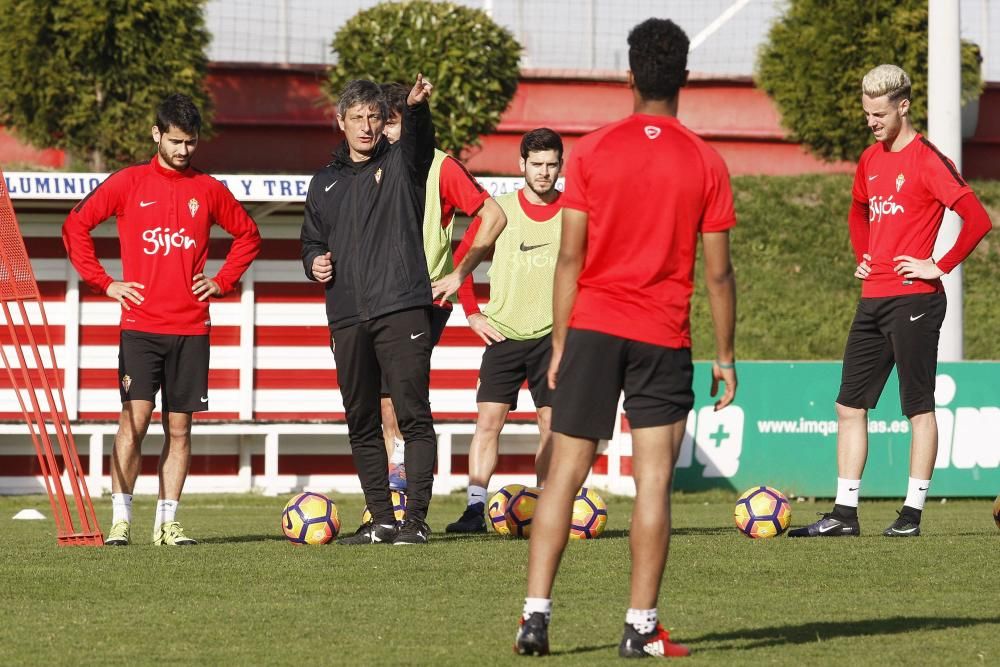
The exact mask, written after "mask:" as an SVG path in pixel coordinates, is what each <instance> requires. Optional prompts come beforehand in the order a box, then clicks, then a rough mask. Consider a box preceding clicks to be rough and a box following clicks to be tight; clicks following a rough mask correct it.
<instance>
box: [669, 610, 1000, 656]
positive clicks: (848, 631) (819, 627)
mask: <svg viewBox="0 0 1000 667" xmlns="http://www.w3.org/2000/svg"><path fill="white" fill-rule="evenodd" d="M973 625H1000V616H993V617H987V618H955V617H952V618H941V617H933V616H891V617H889V618H870V619H865V620H857V621H849V622H847V623H836V622H830V621H814V622H811V623H802V624H799V625H776V626H773V627H769V628H746V629H744V630H736V631H733V632H710V633H708V634H705V635H701V636H700V637H696V638H694V639H687V638H685V639H684V640H683V641H684V643H685V644H691V645H695V644H702V643H706V642H738V644H737V645H732V646H713V647H705V648H703V649H702V650H703V651H733V650H737V651H744V650H747V649H753V648H766V647H769V646H782V645H786V644H812V643H815V642H820V641H826V640H828V639H837V638H839V637H857V636H863V635H869V636H871V635H895V634H903V633H907V632H913V631H915V630H922V631H928V630H949V629H952V628H964V627H969V626H973Z"/></svg>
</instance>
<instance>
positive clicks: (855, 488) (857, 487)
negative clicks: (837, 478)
mask: <svg viewBox="0 0 1000 667" xmlns="http://www.w3.org/2000/svg"><path fill="white" fill-rule="evenodd" d="M860 488H861V487H860V486H856V487H854V488H853V489H852V488H851V487H847V490H848V491H857V490H858V489H860Z"/></svg>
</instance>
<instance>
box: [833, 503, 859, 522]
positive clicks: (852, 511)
mask: <svg viewBox="0 0 1000 667" xmlns="http://www.w3.org/2000/svg"><path fill="white" fill-rule="evenodd" d="M833 516H835V517H836V518H838V519H852V520H855V519H857V518H858V508H857V507H850V506H849V505H834V506H833Z"/></svg>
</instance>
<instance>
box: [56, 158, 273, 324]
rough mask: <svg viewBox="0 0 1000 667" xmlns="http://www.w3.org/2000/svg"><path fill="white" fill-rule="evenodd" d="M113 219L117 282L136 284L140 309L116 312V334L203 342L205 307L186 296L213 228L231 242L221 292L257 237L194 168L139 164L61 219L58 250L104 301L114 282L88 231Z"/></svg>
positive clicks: (221, 188) (253, 251) (242, 214)
mask: <svg viewBox="0 0 1000 667" xmlns="http://www.w3.org/2000/svg"><path fill="white" fill-rule="evenodd" d="M111 216H115V217H116V218H117V224H118V239H119V242H120V243H121V258H122V278H121V280H122V281H124V282H136V283H140V284H141V285H143V289H141V290H140V291H141V293H142V295H143V297H144V300H143V303H142V305H135V304H132V303H130V304H129V306H130V310H125V309H124V308H123V309H122V314H121V328H122V329H128V330H131V331H144V332H147V333H158V334H175V335H187V336H190V335H202V334H207V333H208V331H209V329H210V328H211V324H212V322H211V320H210V319H209V314H208V300H205V301H198V298H197V297H196V296H195V295H194V294H193V293H192V291H191V290H192V285H193V283H194V280H193V278H194V276H195V275H197V274H199V273H202V272H203V271H204V270H205V261H206V260H207V259H208V243H209V232H210V229H211V226H212V225H213V224H217V225H219V226H220V227H222V228H223V229H224V230H226V232H228V233H229V234H230V235H231V236H233V237H234V240H233V244H232V247H231V248H230V249H229V254H228V255H226V261H225V263H224V264H223V266H222V268H221V269H220V270H219V272H218V274H216V276H215V277H214V280H215V282H216V283H218V285H219V288H220V289H221V290H222V293H223V294H225V293H226V292H228V291H230V290H232V288H233V286H234V285H235V284H236V283H237V282H238V281H239V279H240V277H241V276H242V275H243V272H244V271H246V270H247V267H249V266H250V263H251V262H253V260H254V258H255V257H256V256H257V253H258V252H259V251H260V232H259V231H258V230H257V224H256V223H255V222H254V221H253V219H252V218H251V217H250V216H249V215H248V214H247V212H246V211H245V210H244V209H243V207H242V206H241V205H240V203H239V202H237V201H236V198H235V197H233V195H232V193H231V192H230V191H229V190H228V188H226V186H225V185H223V184H222V183H221V182H219V181H217V180H216V179H214V178H212V177H211V176H209V175H207V174H204V173H202V172H200V171H198V170H197V169H191V168H189V169H186V170H184V171H182V172H180V171H176V170H173V169H168V168H166V167H163V166H162V165H160V163H159V161H158V160H157V158H156V157H155V156H154V157H153V159H152V160H150V161H149V162H148V163H146V164H139V165H135V166H132V167H127V168H125V169H122V170H120V171H116V172H115V173H113V174H111V175H110V176H108V178H107V180H105V181H104V182H103V183H102V184H101V185H99V186H98V187H97V188H95V189H94V190H93V191H92V192H91V193H90V194H89V195H87V196H86V197H85V198H84V199H83V200H82V201H81V202H80V203H79V204H77V206H76V207H75V208H74V209H73V210H72V211H71V212H70V214H69V215H68V216H67V217H66V222H65V223H64V224H63V232H62V236H63V243H64V244H65V245H66V252H67V253H68V254H69V259H70V261H71V262H72V263H73V266H74V267H75V268H76V270H77V271H78V272H79V273H80V277H81V278H83V280H84V281H86V283H87V284H88V285H90V286H91V287H92V288H93V289H95V290H96V291H98V292H100V293H102V294H104V293H105V292H106V291H107V288H108V285H110V284H111V283H112V282H114V280H115V279H114V278H112V277H111V276H110V275H108V273H107V271H105V270H104V267H103V266H101V263H100V261H98V259H97V253H96V252H95V250H94V241H93V239H92V238H91V236H90V232H91V230H92V229H94V228H95V227H97V225H99V224H101V223H102V222H104V221H105V220H107V219H108V218H110V217H111Z"/></svg>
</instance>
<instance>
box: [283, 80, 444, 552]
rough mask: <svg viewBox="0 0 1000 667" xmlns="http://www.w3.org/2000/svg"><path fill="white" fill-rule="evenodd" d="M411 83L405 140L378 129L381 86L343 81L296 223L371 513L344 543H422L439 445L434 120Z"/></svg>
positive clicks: (420, 89)
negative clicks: (427, 208) (323, 161)
mask: <svg viewBox="0 0 1000 667" xmlns="http://www.w3.org/2000/svg"><path fill="white" fill-rule="evenodd" d="M430 90H431V86H430V84H429V83H427V82H425V81H423V79H422V77H421V76H420V75H418V76H417V83H416V84H415V85H414V87H413V90H412V91H411V92H410V96H409V98H408V100H407V108H406V109H405V110H404V113H403V118H402V122H403V128H404V129H403V133H402V139H400V140H399V141H398V142H397V143H395V144H390V143H389V142H388V141H386V140H385V139H384V137H383V136H382V127H383V125H384V118H385V117H386V109H385V101H384V99H383V97H382V93H381V90H380V89H379V86H378V85H377V84H375V83H374V82H371V81H352V82H351V83H349V84H348V85H347V86H346V87H345V89H344V91H343V92H342V93H341V95H340V100H339V103H338V107H337V120H338V123H339V124H340V128H341V129H342V130H343V131H344V135H345V141H344V143H342V144H341V145H340V146H338V147H337V149H336V150H335V151H334V159H333V162H331V163H330V164H328V165H327V166H326V167H324V168H323V169H321V170H320V171H319V172H317V173H316V175H315V176H314V177H313V179H312V182H311V183H310V185H309V194H308V196H307V197H306V206H305V220H304V222H303V224H302V233H301V240H302V262H303V266H304V267H305V272H306V275H307V276H308V277H309V278H310V279H311V280H317V281H319V282H323V283H325V284H326V313H327V319H328V321H329V324H330V332H331V335H332V343H331V346H332V347H333V349H334V358H335V360H336V364H337V378H338V384H339V385H340V391H341V394H342V395H343V399H344V409H345V412H346V413H347V426H348V430H349V436H350V441H351V453H352V457H353V459H354V465H355V467H356V468H357V470H358V477H359V478H360V480H361V485H362V488H363V489H364V493H365V501H366V502H367V504H368V508H369V509H370V511H371V513H372V517H373V521H372V522H371V523H370V524H366V525H363V526H361V528H359V529H358V531H357V533H355V534H354V535H353V536H350V537H346V538H342V539H341V540H340V543H341V544H365V543H369V544H370V543H373V542H395V543H397V544H422V543H425V542H426V541H427V534H428V533H429V530H428V528H427V524H426V516H427V508H428V505H429V504H430V498H431V486H432V484H433V471H434V462H435V456H436V451H437V442H436V437H435V434H434V423H433V419H432V417H431V409H430V400H429V396H428V394H429V385H430V357H431V340H430V339H431V336H430V305H431V300H432V297H431V286H430V281H429V279H428V276H427V263H426V260H425V259H424V251H423V235H422V223H423V199H424V195H423V187H424V183H425V181H426V179H427V173H428V170H429V169H430V165H431V162H432V161H433V159H434V127H433V125H432V123H431V115H430V109H429V108H428V106H427V98H428V97H429V95H430ZM380 369H382V370H384V372H385V374H386V377H387V379H388V382H389V391H390V395H391V396H392V401H393V404H394V405H395V406H396V412H397V415H398V418H399V425H400V429H401V431H402V433H403V436H404V437H405V438H406V461H405V463H406V471H407V478H408V479H407V482H408V489H409V496H408V504H407V515H406V520H405V521H404V522H403V524H402V526H400V527H396V526H395V518H394V515H393V510H392V502H391V500H390V493H389V481H388V474H387V471H388V461H387V459H386V451H385V445H384V441H383V438H382V429H381V416H380V413H379V388H380V387H379V378H380Z"/></svg>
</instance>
